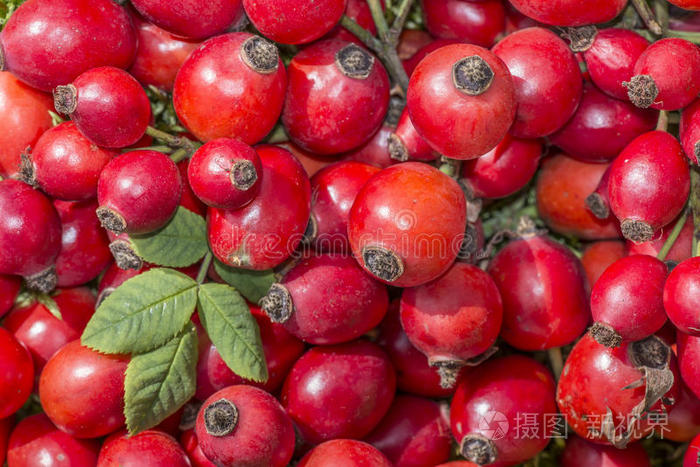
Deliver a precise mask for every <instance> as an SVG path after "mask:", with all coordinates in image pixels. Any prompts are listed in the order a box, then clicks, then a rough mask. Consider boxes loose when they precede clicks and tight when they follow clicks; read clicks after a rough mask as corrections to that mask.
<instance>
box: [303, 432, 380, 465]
mask: <svg viewBox="0 0 700 467" xmlns="http://www.w3.org/2000/svg"><path fill="white" fill-rule="evenodd" d="M329 465H332V466H334V467H365V466H372V467H391V466H392V465H393V464H392V463H391V461H389V459H387V458H386V456H384V454H382V453H381V451H379V450H378V449H377V448H375V447H373V446H372V445H370V444H367V443H365V442H364V441H356V440H354V439H333V440H330V441H326V442H325V443H322V444H320V445H318V446H317V447H315V448H314V449H312V450H311V451H309V452H308V453H307V454H306V455H305V456H304V457H303V458H302V459H301V461H299V463H298V464H297V466H298V467H326V466H329Z"/></svg>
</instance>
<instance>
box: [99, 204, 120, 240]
mask: <svg viewBox="0 0 700 467" xmlns="http://www.w3.org/2000/svg"><path fill="white" fill-rule="evenodd" d="M96 212H97V218H98V219H99V220H100V224H101V225H102V227H104V228H105V229H107V230H109V231H111V232H113V233H114V234H116V235H119V234H122V233H124V231H125V230H126V221H125V220H124V218H123V217H122V216H121V215H120V214H117V213H116V212H114V211H112V210H111V209H110V208H107V207H104V206H100V207H99V208H97V211H96Z"/></svg>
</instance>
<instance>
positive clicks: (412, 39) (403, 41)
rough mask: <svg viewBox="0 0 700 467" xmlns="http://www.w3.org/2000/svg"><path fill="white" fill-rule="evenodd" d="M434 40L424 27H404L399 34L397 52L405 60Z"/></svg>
mask: <svg viewBox="0 0 700 467" xmlns="http://www.w3.org/2000/svg"><path fill="white" fill-rule="evenodd" d="M434 41H435V39H434V38H433V36H431V35H430V33H428V32H427V31H423V30H422V29H404V30H403V31H401V35H400V36H399V44H398V45H397V46H396V52H397V53H398V55H399V58H400V59H401V60H402V61H403V62H405V61H406V60H409V59H410V58H411V57H413V56H414V55H415V54H416V53H418V51H419V50H420V49H422V48H423V47H425V46H426V45H428V44H430V43H431V42H434Z"/></svg>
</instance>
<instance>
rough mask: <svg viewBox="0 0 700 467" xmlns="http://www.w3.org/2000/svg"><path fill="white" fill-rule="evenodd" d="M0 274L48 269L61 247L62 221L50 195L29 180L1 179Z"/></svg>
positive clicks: (37, 271) (17, 273) (22, 274)
mask: <svg viewBox="0 0 700 467" xmlns="http://www.w3.org/2000/svg"><path fill="white" fill-rule="evenodd" d="M0 212H2V214H3V215H2V216H0V243H2V244H3V245H7V246H6V247H5V248H4V249H3V250H4V251H3V252H2V254H0V274H16V275H20V276H25V277H26V276H30V275H32V274H37V273H39V272H42V271H45V270H46V269H47V268H49V267H50V266H52V265H53V264H54V262H55V261H56V257H57V256H58V253H59V251H60V249H61V220H60V219H59V217H58V213H57V212H56V209H55V208H54V207H53V204H51V201H50V200H49V198H47V197H46V196H44V195H43V194H41V193H40V192H39V191H36V190H34V189H32V187H31V186H29V185H27V184H26V183H22V182H18V181H16V180H11V179H6V180H2V181H0Z"/></svg>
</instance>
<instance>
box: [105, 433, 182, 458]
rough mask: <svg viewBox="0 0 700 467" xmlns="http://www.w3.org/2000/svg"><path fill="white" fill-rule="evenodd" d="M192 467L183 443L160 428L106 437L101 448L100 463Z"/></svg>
mask: <svg viewBox="0 0 700 467" xmlns="http://www.w3.org/2000/svg"><path fill="white" fill-rule="evenodd" d="M125 465H130V466H134V467H136V466H143V467H190V466H191V465H192V464H191V463H190V460H189V458H188V457H187V454H185V451H184V449H182V446H180V444H179V443H178V442H177V441H176V440H175V439H174V438H173V437H172V436H170V435H168V434H166V433H163V432H162V431H157V430H146V431H142V432H140V433H138V434H136V435H134V436H129V435H128V434H127V433H125V432H119V433H115V434H113V435H112V436H110V437H109V438H107V439H106V440H105V442H104V444H103V445H102V449H100V456H99V458H98V459H97V467H121V466H125Z"/></svg>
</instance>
